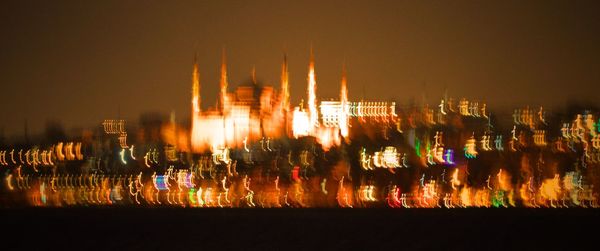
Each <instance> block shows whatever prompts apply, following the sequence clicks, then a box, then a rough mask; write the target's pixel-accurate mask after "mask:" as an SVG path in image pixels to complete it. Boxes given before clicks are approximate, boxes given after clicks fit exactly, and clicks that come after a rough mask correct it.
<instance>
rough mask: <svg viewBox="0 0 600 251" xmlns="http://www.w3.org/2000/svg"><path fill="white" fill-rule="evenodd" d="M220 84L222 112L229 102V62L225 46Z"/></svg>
mask: <svg viewBox="0 0 600 251" xmlns="http://www.w3.org/2000/svg"><path fill="white" fill-rule="evenodd" d="M220 86H221V93H220V96H221V97H220V98H221V99H220V103H221V104H220V105H221V106H220V109H221V112H224V111H225V107H226V104H227V103H228V100H227V62H226V57H225V48H223V53H222V55H221V81H220Z"/></svg>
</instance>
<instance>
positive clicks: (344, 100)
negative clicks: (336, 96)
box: [339, 64, 348, 138]
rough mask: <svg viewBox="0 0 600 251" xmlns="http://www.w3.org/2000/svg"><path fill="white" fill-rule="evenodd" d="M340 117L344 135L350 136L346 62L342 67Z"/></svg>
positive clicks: (340, 125)
mask: <svg viewBox="0 0 600 251" xmlns="http://www.w3.org/2000/svg"><path fill="white" fill-rule="evenodd" d="M340 106H341V109H340V118H339V127H340V133H341V134H342V136H343V137H344V138H345V137H348V89H347V87H346V64H344V65H343V68H342V87H341V90H340Z"/></svg>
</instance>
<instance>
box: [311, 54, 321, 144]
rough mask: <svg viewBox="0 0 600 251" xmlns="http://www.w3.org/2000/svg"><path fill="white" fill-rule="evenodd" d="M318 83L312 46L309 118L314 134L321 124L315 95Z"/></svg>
mask: <svg viewBox="0 0 600 251" xmlns="http://www.w3.org/2000/svg"><path fill="white" fill-rule="evenodd" d="M316 89H317V82H316V80H315V59H314V54H313V49H312V46H311V47H310V63H309V65H308V116H309V123H310V130H309V132H312V131H313V130H314V128H315V127H316V126H318V123H319V113H318V111H317V97H316V95H315V93H316Z"/></svg>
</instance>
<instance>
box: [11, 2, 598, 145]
mask: <svg viewBox="0 0 600 251" xmlns="http://www.w3.org/2000/svg"><path fill="white" fill-rule="evenodd" d="M134 6H135V7H136V9H135V10H137V11H131V10H133V9H132V8H133V7H134ZM45 7H47V8H45V10H44V11H41V9H44V8H36V9H34V10H32V11H29V8H28V6H26V5H19V6H17V5H13V6H8V8H4V10H3V11H4V12H3V13H2V14H3V15H2V18H3V19H4V21H5V22H2V23H3V25H4V27H3V28H4V29H3V30H5V32H7V34H6V35H7V36H6V37H10V38H12V39H10V40H3V41H2V42H1V43H2V46H3V47H4V48H7V49H9V50H8V51H7V54H5V56H4V57H2V61H1V62H0V65H1V66H2V67H1V68H0V73H1V74H0V76H1V77H0V81H2V85H1V87H0V88H1V89H0V91H1V92H2V93H4V94H10V95H5V97H4V98H3V99H2V101H0V102H1V106H2V107H3V109H2V111H1V112H0V116H2V117H3V118H4V119H3V121H2V123H0V127H1V128H3V129H4V134H5V135H6V136H11V135H22V134H23V125H24V122H25V120H27V121H28V127H29V130H30V131H31V133H32V134H33V133H36V132H41V131H42V130H43V128H44V125H45V123H46V121H48V120H57V121H61V122H62V123H63V124H64V125H65V126H66V127H67V128H74V127H75V128H76V127H83V128H85V127H89V126H96V125H98V124H99V123H100V122H101V121H102V120H103V119H105V118H114V117H117V115H119V114H120V116H121V117H122V118H126V119H129V120H137V119H138V118H139V115H140V114H142V113H146V112H153V111H156V112H160V113H162V114H168V113H170V112H171V111H175V112H176V114H177V117H178V118H179V119H181V120H184V119H185V118H186V117H187V116H188V114H189V109H190V108H189V105H188V104H189V102H188V100H189V99H188V97H189V78H190V77H189V69H190V65H191V64H192V63H193V59H194V54H197V55H198V63H199V68H200V76H201V81H202V83H204V85H203V86H204V87H203V88H204V89H203V93H206V95H205V97H204V99H205V101H206V102H204V104H205V105H206V107H207V106H208V105H209V104H214V103H215V101H216V98H217V94H218V92H219V90H218V88H219V87H218V83H219V82H218V78H219V66H220V53H221V49H222V48H223V47H225V49H226V50H227V54H228V67H229V72H230V74H229V78H230V86H231V87H235V86H237V85H239V84H241V83H243V82H245V81H247V80H249V79H250V78H251V77H250V76H251V71H252V69H253V68H254V69H256V76H257V78H258V80H259V81H260V82H263V83H266V84H270V85H273V86H277V83H278V80H279V77H280V76H279V72H280V67H279V66H280V63H281V58H282V56H283V54H286V55H287V56H288V62H289V72H290V76H289V78H290V94H291V104H298V103H299V101H300V99H302V98H303V97H304V93H305V91H304V90H305V86H306V74H307V72H308V69H307V67H306V66H307V64H308V61H309V50H310V49H309V48H310V47H311V45H312V46H313V48H314V50H315V61H316V65H315V72H316V75H317V79H316V81H317V84H318V86H319V88H318V89H317V96H318V97H320V98H321V99H322V100H327V99H329V98H335V97H337V96H338V91H339V90H338V87H339V79H340V78H341V69H342V65H344V64H345V65H346V67H347V74H348V90H349V93H348V94H349V99H352V100H359V99H360V98H362V97H363V95H364V96H365V97H366V99H383V100H388V101H391V100H394V101H396V102H398V104H404V103H407V102H409V101H410V100H411V99H414V100H415V101H420V100H421V99H422V95H423V94H425V95H426V96H427V98H426V100H427V102H428V103H429V104H430V105H433V104H435V103H436V102H437V100H438V99H439V98H440V97H442V96H443V95H444V92H445V91H447V92H448V94H449V95H451V96H454V97H465V98H468V99H477V100H481V101H485V102H487V103H488V104H489V105H490V107H493V108H494V109H505V108H511V107H514V106H524V105H531V106H537V105H543V106H545V107H547V108H548V110H549V111H552V110H553V109H556V108H559V109H560V108H561V107H563V106H564V105H565V104H566V103H567V102H568V101H570V100H577V101H581V102H589V103H592V104H594V105H597V101H596V99H595V96H596V93H597V92H596V91H595V90H594V89H593V88H594V85H595V84H596V83H597V82H598V80H599V79H600V78H599V76H598V73H597V71H595V70H594V65H597V64H598V59H599V58H600V55H598V51H597V50H594V49H593V48H594V44H595V41H598V35H597V34H600V32H597V31H598V30H599V28H600V24H599V23H598V21H597V20H596V19H595V18H594V14H593V9H594V8H591V7H592V6H587V5H568V6H563V5H562V4H561V3H546V2H545V4H544V5H543V6H541V5H539V4H536V3H532V2H529V3H520V4H516V3H502V4H482V5H481V6H478V7H479V8H475V7H473V6H466V4H464V3H455V4H445V3H437V4H433V3H420V4H416V3H391V2H380V3H377V4H374V5H368V6H367V5H366V4H364V5H363V4H361V3H356V2H350V3H344V4H341V3H340V4H338V3H328V4H319V3H306V4H293V5H278V4H275V5H269V4H266V3H264V2H257V3H252V4H250V3H237V4H228V3H222V4H221V3H198V6H194V7H197V8H185V6H183V5H181V6H179V5H174V6H161V5H160V4H148V5H145V6H136V5H129V4H123V5H119V6H117V5H114V4H112V3H103V4H99V5H97V6H89V5H87V4H86V5H78V4H74V5H71V6H70V7H65V6H58V5H56V6H54V5H50V4H49V6H45ZM162 7H164V8H162ZM361 7H364V8H361ZM192 9H193V10H196V11H197V13H195V12H192V11H191V10H192ZM459 9H460V11H461V12H458V10H459ZM309 10H311V11H309ZM217 13H219V14H217ZM459 13H461V14H459ZM507 13H511V14H512V15H510V18H506V14H507ZM176 14H177V15H176ZM281 14H285V15H284V16H287V17H286V18H281V19H279V20H281V22H279V23H276V24H274V23H271V22H267V20H271V19H273V18H275V16H278V15H281ZM174 16H176V17H177V18H173V17H174ZM219 19H222V20H224V21H222V22H212V20H219ZM72 20H79V21H78V22H71V21H72ZM233 20H241V22H234V21H233ZM555 24H559V25H555ZM369 34H370V35H369ZM142 39H143V40H142ZM142 41H144V42H142ZM532 93H533V94H535V95H531V94H532ZM508 97H510V99H507V98H508ZM23 100H27V102H23Z"/></svg>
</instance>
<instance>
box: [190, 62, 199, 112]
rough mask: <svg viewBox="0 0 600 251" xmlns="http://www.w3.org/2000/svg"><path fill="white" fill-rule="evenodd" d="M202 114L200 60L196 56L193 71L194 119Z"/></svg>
mask: <svg viewBox="0 0 600 251" xmlns="http://www.w3.org/2000/svg"><path fill="white" fill-rule="evenodd" d="M199 114H200V72H199V70H198V59H197V57H196V56H194V70H193V71H192V118H193V117H194V116H198V115H199Z"/></svg>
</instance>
